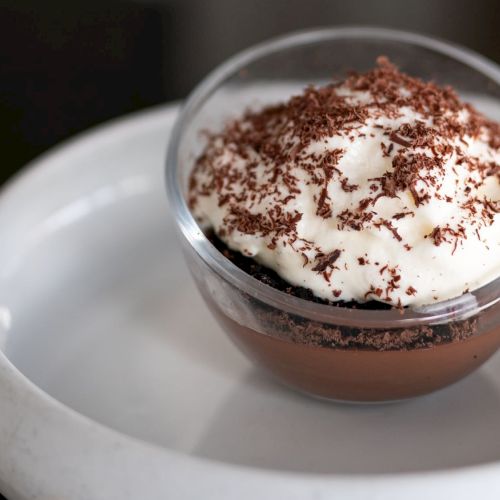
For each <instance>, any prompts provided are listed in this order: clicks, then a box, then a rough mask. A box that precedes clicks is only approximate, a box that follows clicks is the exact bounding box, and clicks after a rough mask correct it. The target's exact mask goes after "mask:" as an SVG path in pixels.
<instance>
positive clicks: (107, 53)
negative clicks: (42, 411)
mask: <svg viewBox="0 0 500 500" xmlns="http://www.w3.org/2000/svg"><path fill="white" fill-rule="evenodd" d="M499 7H500V6H499V2H498V0H400V1H398V0H267V1H266V0H247V1H240V0H156V1H154V0H149V1H148V0H136V1H107V0H101V1H100V2H93V1H85V2H84V1H79V0H70V1H66V2H54V1H42V0H36V1H35V0H32V1H22V0H21V1H15V0H12V1H10V2H6V1H3V0H0V154H1V156H0V158H1V159H0V184H1V183H2V182H3V181H5V180H6V179H7V178H8V177H10V176H11V175H12V174H13V173H15V172H16V171H17V170H18V169H19V168H21V167H22V166H23V165H25V164H26V163H27V162H28V161H29V160H30V159H32V158H34V157H36V156H37V155H39V154H40V153H42V152H43V151H45V150H46V149H48V148H50V147H51V146H52V145H54V144H56V143H57V142H59V141H61V140H63V139H65V138H66V137H69V136H71V135H73V134H75V133H77V132H79V131H81V130H83V129H86V128H88V127H90V126H92V125H95V124H97V123H99V122H102V121H104V120H108V119H110V118H113V117H116V116H119V115H122V114H124V113H129V112H131V111H135V110H138V109H141V108H144V107H147V106H151V105H155V104H159V103H162V102H166V101H170V100H172V99H179V98H182V97H184V96H186V95H187V93H188V92H189V91H190V90H191V88H192V87H193V86H194V85H195V84H196V83H197V82H198V81H199V80H200V79H201V78H202V77H203V76H204V75H205V74H206V73H207V72H208V71H209V70H210V69H212V68H213V67H214V66H215V65H217V64H218V63H220V62H221V61H223V60H224V59H225V58H227V57H228V56H229V55H231V54H233V53H235V52H237V51H239V50H240V49H242V48H244V47H246V46H248V45H250V44H253V43H255V42H258V41H261V40H263V39H265V38H268V37H271V36H275V35H278V34H281V33H285V32H287V31H291V30H297V29H304V28H307V27H313V26H326V25H339V24H372V25H380V26H388V27H395V28H399V29H408V30H413V31H419V32H423V33H428V34H432V35H435V36H439V37H442V38H446V39H448V40H451V41H454V42H457V43H461V44H464V45H467V46H469V47H470V48H473V49H475V50H477V51H478V52H481V53H483V54H484V55H486V56H488V57H490V58H491V59H493V60H495V61H496V62H500V30H499V26H500V13H499ZM0 244H1V242H0ZM0 497H1V495H0Z"/></svg>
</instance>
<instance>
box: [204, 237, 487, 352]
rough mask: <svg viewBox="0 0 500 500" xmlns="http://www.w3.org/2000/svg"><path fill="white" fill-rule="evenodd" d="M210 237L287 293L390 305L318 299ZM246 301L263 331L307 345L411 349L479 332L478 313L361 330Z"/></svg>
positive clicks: (380, 306) (264, 280) (378, 307)
mask: <svg viewBox="0 0 500 500" xmlns="http://www.w3.org/2000/svg"><path fill="white" fill-rule="evenodd" d="M209 239H210V241H211V242H212V244H213V245H214V246H215V247H216V248H217V249H218V250H219V251H220V252H221V253H222V254H223V255H224V256H225V257H226V258H227V259H229V260H230V261H231V262H233V264H235V265H236V266H238V267H239V268H240V269H241V270H243V271H245V272H246V273H247V274H249V275H251V276H253V277H254V278H256V279H258V280H259V281H261V282H262V283H264V284H266V285H268V286H271V287H273V288H275V289H277V290H280V291H282V292H285V293H287V294H289V295H292V296H295V297H299V298H301V299H305V300H309V301H311V302H315V303H320V304H327V305H330V306H332V307H346V308H350V309H364V310H366V309H368V310H390V309H391V307H390V306H388V305H387V304H383V303H381V302H377V301H369V302H362V303H358V302H355V301H349V302H342V301H337V302H333V301H327V300H325V299H321V298H319V297H316V296H315V295H314V294H313V293H312V291H311V290H308V289H307V288H303V287H296V286H293V285H290V284H289V283H287V282H286V281H284V280H283V279H282V278H280V277H279V276H278V275H277V274H276V273H275V272H274V271H272V270H271V269H268V268H266V267H265V266H262V265H260V264H258V263H257V262H255V261H254V260H253V259H251V258H249V257H245V256H243V255H242V254H240V253H239V252H235V251H233V250H231V249H230V248H228V246H227V245H226V244H225V243H224V242H223V241H221V240H220V239H219V238H218V237H217V236H216V235H215V234H214V233H210V234H209ZM247 300H248V301H250V302H251V305H252V307H253V312H254V314H255V316H256V319H257V320H258V321H259V323H261V324H262V326H263V328H265V329H266V331H267V330H269V329H270V330H271V331H272V332H273V335H274V336H276V337H277V338H280V339H283V340H289V341H292V342H294V343H298V344H302V345H308V346H317V347H330V348H342V349H364V350H376V351H389V350H392V351H394V350H411V349H420V348H426V347H427V348H428V347H433V346H436V345H441V344H446V343H450V342H458V341H460V340H465V339H467V338H469V337H472V336H473V335H474V334H475V333H477V331H478V320H477V317H472V318H468V319H464V320H460V321H455V322H451V323H445V324H440V325H423V326H418V327H411V328H404V329H403V328H388V329H366V328H363V329H361V328H352V327H346V326H332V325H329V324H325V323H321V322H317V321H305V320H304V319H302V318H298V317H296V316H294V315H291V314H287V313H285V312H284V311H277V310H276V309H274V308H272V307H269V306H267V305H266V304H264V303H263V302H260V301H256V300H253V299H252V298H251V297H247ZM404 311H405V310H404V309H401V310H400V313H401V314H404Z"/></svg>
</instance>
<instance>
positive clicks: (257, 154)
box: [189, 58, 500, 307]
mask: <svg viewBox="0 0 500 500" xmlns="http://www.w3.org/2000/svg"><path fill="white" fill-rule="evenodd" d="M189 204H190V207H191V209H192V212H193V214H194V215H195V217H196V218H197V219H198V220H199V221H200V223H201V224H202V225H203V226H204V227H206V228H211V229H213V230H214V231H215V232H216V234H217V235H218V236H219V238H220V239H222V240H223V241H224V242H225V243H226V244H227V245H228V246H229V247H230V248H231V249H233V250H237V251H239V252H241V253H242V254H244V255H246V256H249V257H252V258H254V259H255V260H256V261H257V262H259V263H260V264H262V265H265V266H267V267H269V268H270V269H273V270H274V271H276V272H277V273H278V274H279V275H280V276H281V277H282V278H283V279H285V280H286V281H288V282H289V283H290V284H292V285H294V286H302V287H305V288H308V289H310V290H312V292H313V293H314V294H315V295H316V296H318V297H321V298H323V299H327V300H330V301H351V300H354V301H357V302H366V301H369V300H377V301H381V302H385V303H388V304H391V305H393V306H395V307H402V306H406V305H422V304H430V303H433V302H438V301H442V300H445V299H449V298H452V297H457V296H459V295H461V294H463V293H464V292H466V291H468V290H470V291H472V290H474V289H476V288H478V287H480V286H482V285H484V284H486V283H488V282H490V281H492V280H494V279H495V278H497V277H498V276H500V216H499V211H500V126H499V125H498V124H496V123H493V122H491V121H489V120H487V119H486V118H485V117H483V116H482V115H481V114H480V113H478V112H477V111H476V110H475V109H474V108H473V107H472V106H470V105H468V104H464V103H462V102H461V101H460V100H459V99H458V97H457V95H456V94H455V92H454V91H453V90H452V89H450V88H441V87H438V86H436V85H434V84H432V83H424V82H422V81H420V80H418V79H415V78H411V77H409V76H407V75H405V74H403V73H400V72H399V71H398V70H397V69H396V68H395V67H394V66H393V65H391V64H390V63H389V62H388V61H387V60H386V59H385V58H379V60H378V67H377V68H375V69H374V70H372V71H370V72H368V73H365V74H352V75H351V76H349V77H348V78H347V79H346V80H345V81H343V82H340V83H333V84H331V85H328V86H325V87H320V88H316V87H312V86H311V87H308V88H307V89H305V90H304V92H303V93H302V94H301V95H298V96H295V97H292V98H291V99H290V100H289V101H287V102H286V103H283V104H278V105H275V106H270V107H266V108H264V109H262V110H260V111H248V112H246V113H245V115H244V116H242V117H241V118H239V119H237V120H233V121H231V122H230V123H228V124H227V126H226V127H225V128H224V130H223V131H222V132H220V133H214V134H212V135H210V136H209V139H208V143H207V146H206V148H205V150H204V152H203V154H202V155H201V156H200V157H199V158H198V160H197V162H196V164H195V167H194V169H193V171H192V174H191V178H190V185H189Z"/></svg>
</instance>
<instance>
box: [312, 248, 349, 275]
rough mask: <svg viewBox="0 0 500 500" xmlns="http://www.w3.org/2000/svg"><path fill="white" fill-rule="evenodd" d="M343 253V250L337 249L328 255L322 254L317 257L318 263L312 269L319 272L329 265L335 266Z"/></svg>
mask: <svg viewBox="0 0 500 500" xmlns="http://www.w3.org/2000/svg"><path fill="white" fill-rule="evenodd" d="M341 253H342V250H338V249H336V250H334V251H333V252H330V253H329V254H326V255H324V254H320V255H319V256H317V257H316V261H317V264H316V265H315V266H314V267H313V268H312V270H313V271H316V272H318V273H322V272H324V271H325V270H326V269H327V268H328V267H331V266H333V264H334V263H335V262H336V260H337V259H338V258H339V257H340V254H341Z"/></svg>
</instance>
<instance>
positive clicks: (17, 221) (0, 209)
mask: <svg viewBox="0 0 500 500" xmlns="http://www.w3.org/2000/svg"><path fill="white" fill-rule="evenodd" d="M175 114H176V109H175V108H172V107H165V108H160V109H157V110H153V111H149V112H146V113H142V114H139V115H136V116H133V117H131V118H127V119H123V120H119V121H117V122H114V123H112V124H110V125H106V126H104V127H101V128H98V129H96V130H95V131H92V132H90V133H87V134H85V135H83V136H81V137H80V138H77V139H76V140H73V141H71V142H69V143H67V144H66V145H63V146H61V147H59V148H57V149H56V150H54V151H53V152H52V153H50V154H48V155H46V156H45V157H43V158H41V159H40V160H39V161H37V162H36V164H35V165H33V166H32V167H31V168H30V169H29V170H27V171H26V172H25V173H24V174H22V175H21V176H20V177H19V178H18V179H16V180H15V181H14V182H13V183H11V184H10V185H9V186H8V187H7V188H6V189H5V190H4V191H3V193H2V194H1V196H0V343H1V344H2V346H3V350H4V354H5V355H4V354H2V353H0V408H1V410H0V450H1V451H0V490H1V491H4V492H5V494H7V495H9V496H10V498H11V499H12V500H14V499H28V498H36V499H51V500H52V499H64V500H73V499H82V500H88V499H92V500H100V499H102V500H113V499H117V500H118V499H119V500H126V499H137V498H147V499H156V498H158V499H160V498H162V499H165V498H173V499H188V498H189V499H199V498H203V499H204V500H224V499H235V498H238V499H242V500H253V499H257V498H258V499H273V500H274V499H279V498H286V499H299V498H300V499H311V500H312V499H317V500H319V499H326V498H342V499H353V500H354V499H362V498H370V499H373V498H380V499H384V500H386V499H398V500H399V499H401V498H405V499H419V500H421V498H441V497H443V496H444V495H446V496H447V497H449V498H454V499H455V500H456V499H465V498H472V497H474V498H482V499H486V498H492V499H493V498H495V499H498V498H500V357H499V356H496V357H494V358H493V359H492V360H491V361H490V362H489V363H488V364H487V365H486V366H484V367H483V368H482V369H481V370H480V371H478V372H477V373H475V374H474V375H472V376H471V377H469V378H468V379H466V380H465V381H463V382H461V383H459V384H457V385H455V386H453V387H450V388H449V389H446V390H444V391H441V392H439V393H437V394H433V395H431V396H427V397H423V398H420V399H415V400H412V401H407V402H402V403H397V404H392V405H380V406H379V405H373V406H354V405H338V404H332V403H326V402H320V401H316V400H313V399H308V398H307V397H304V396H301V395H298V394H295V393H294V392H292V391H290V390H287V389H284V388H282V387H281V386H279V385H277V384H276V383H275V382H273V381H272V380H270V379H268V378H267V377H266V376H264V375H263V374H261V373H259V372H258V371H257V370H256V369H255V368H253V367H252V366H251V365H250V363H249V362H247V361H246V360H245V359H244V358H243V356H242V355H240V354H239V352H237V350H236V349H235V348H233V346H232V345H231V344H230V343H229V341H228V340H227V339H226V337H225V336H224V334H223V333H222V332H221V331H220V329H219V328H218V326H217V325H216V323H215V322H214V320H213V319H212V318H211V317H210V315H209V313H208V311H207V310H206V308H205V306H204V305H203V303H202V301H201V299H200V297H199V296H198V293H197V292H196V290H195V288H194V285H193V283H192V281H191V278H190V276H189V273H188V271H187V269H186V267H185V265H184V262H183V260H182V257H181V254H180V252H179V249H178V246H177V244H176V242H175V234H174V227H173V223H172V221H171V220H170V217H169V210H168V206H167V202H166V198H165V194H164V185H163V182H164V181H163V161H164V157H165V148H166V144H167V140H168V132H169V129H170V127H171V125H172V121H173V119H174V116H175ZM422 369H424V370H425V367H422Z"/></svg>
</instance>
